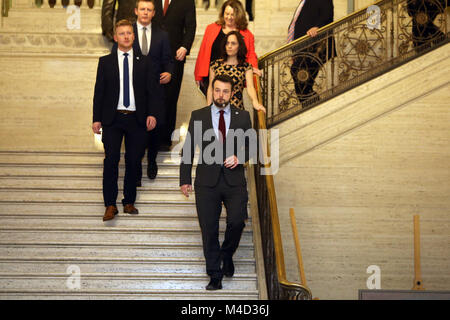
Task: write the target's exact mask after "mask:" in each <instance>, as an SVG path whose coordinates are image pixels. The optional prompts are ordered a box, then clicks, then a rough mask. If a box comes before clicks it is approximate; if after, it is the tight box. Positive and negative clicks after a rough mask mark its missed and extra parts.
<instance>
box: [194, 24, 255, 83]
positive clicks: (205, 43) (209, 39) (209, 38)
mask: <svg viewBox="0 0 450 320" xmlns="http://www.w3.org/2000/svg"><path fill="white" fill-rule="evenodd" d="M221 29H222V26H220V25H218V24H217V23H215V22H214V23H211V24H210V25H208V26H207V27H206V30H205V35H204V36H203V40H202V44H201V45H200V50H199V52H198V57H197V62H196V63H195V71H194V76H195V80H196V81H200V80H202V78H203V77H207V76H208V74H209V64H210V62H211V61H210V60H211V48H212V45H213V43H214V40H216V38H217V36H218V34H219V32H220V30H221ZM239 32H240V33H241V34H242V36H243V37H244V42H245V45H246V46H247V62H248V63H250V64H251V65H252V66H253V67H255V68H258V58H257V57H256V53H255V37H254V36H253V34H252V33H251V32H250V30H248V29H245V30H240V31H239Z"/></svg>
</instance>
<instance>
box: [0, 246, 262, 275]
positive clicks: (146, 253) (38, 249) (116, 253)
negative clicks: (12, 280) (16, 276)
mask: <svg viewBox="0 0 450 320" xmlns="http://www.w3.org/2000/svg"><path fill="white" fill-rule="evenodd" d="M52 257H56V258H52ZM233 258H234V260H235V262H236V263H240V262H241V260H242V259H252V258H254V251H253V246H252V245H250V244H241V246H239V248H238V249H237V251H236V253H235V255H234V256H233ZM27 259H30V261H35V262H37V261H41V263H43V262H42V261H46V260H52V259H55V260H57V261H66V260H67V261H69V260H70V261H72V260H80V261H81V262H83V261H84V260H94V261H100V260H101V261H104V260H105V259H106V260H108V259H109V260H112V261H111V262H110V263H114V262H117V261H120V262H122V263H126V262H127V261H129V262H133V261H136V262H146V261H147V260H148V261H150V262H152V263H153V262H154V261H158V259H166V260H167V259H169V260H170V261H172V262H177V261H180V260H182V261H187V259H194V260H193V261H194V262H195V261H204V259H203V248H202V246H201V244H191V245H189V244H185V243H168V244H166V245H161V244H160V245H152V244H149V245H138V244H136V245H134V246H133V245H122V246H118V245H117V246H112V245H107V244H105V245H102V243H97V244H92V245H82V244H71V245H63V244H58V243H53V244H52V243H45V244H41V245H33V244H30V245H26V244H23V245H15V246H13V245H0V261H1V262H2V263H4V262H7V261H15V260H20V261H26V260H27ZM82 259H83V261H82ZM166 260H164V261H162V262H165V261H166ZM170 261H169V262H170ZM83 263H87V262H83ZM4 270H5V269H4V266H3V265H1V266H0V273H2V272H4ZM12 271H13V270H12ZM247 273H248V272H247Z"/></svg>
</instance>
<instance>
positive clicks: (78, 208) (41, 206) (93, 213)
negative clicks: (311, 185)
mask: <svg viewBox="0 0 450 320" xmlns="http://www.w3.org/2000/svg"><path fill="white" fill-rule="evenodd" d="M136 207H137V208H138V209H139V212H140V214H139V215H138V216H132V215H124V214H122V212H123V207H122V206H121V205H120V204H119V205H118V209H119V216H120V218H121V219H122V218H123V219H137V218H139V219H151V218H153V217H155V216H164V217H170V218H173V219H177V218H178V217H182V218H187V217H192V218H197V211H196V207H195V204H194V203H183V202H171V203H158V202H140V201H138V202H136ZM104 212H105V206H104V204H103V202H102V201H101V200H99V201H97V202H83V203H80V202H79V201H73V202H56V203H55V202H45V201H36V202H27V203H24V202H20V203H18V202H14V201H1V200H0V217H20V216H28V217H33V216H37V217H40V216H57V217H72V216H76V217H96V218H97V217H98V216H99V215H100V214H103V213H104ZM221 216H222V217H225V216H226V210H225V208H224V207H223V210H222V215H221ZM249 220H251V217H249Z"/></svg>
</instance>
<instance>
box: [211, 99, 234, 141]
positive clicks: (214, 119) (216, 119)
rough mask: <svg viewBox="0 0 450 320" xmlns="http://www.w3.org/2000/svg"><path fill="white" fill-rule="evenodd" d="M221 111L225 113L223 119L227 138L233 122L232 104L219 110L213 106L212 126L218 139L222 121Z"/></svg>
mask: <svg viewBox="0 0 450 320" xmlns="http://www.w3.org/2000/svg"><path fill="white" fill-rule="evenodd" d="M220 110H223V111H225V112H224V113H223V118H224V120H225V136H226V135H227V134H228V129H229V128H230V122H231V108H230V104H228V105H227V106H226V107H225V108H223V109H222V108H218V107H217V106H216V105H215V104H214V103H213V104H212V105H211V117H212V125H213V128H214V133H215V134H216V137H220V136H219V119H220Z"/></svg>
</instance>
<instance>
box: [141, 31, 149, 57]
mask: <svg viewBox="0 0 450 320" xmlns="http://www.w3.org/2000/svg"><path fill="white" fill-rule="evenodd" d="M141 51H142V55H144V56H146V55H147V54H148V43H147V28H146V27H143V28H142V50H141Z"/></svg>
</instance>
